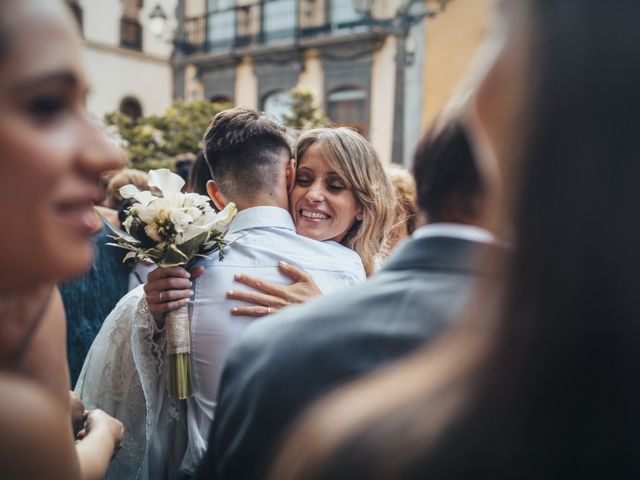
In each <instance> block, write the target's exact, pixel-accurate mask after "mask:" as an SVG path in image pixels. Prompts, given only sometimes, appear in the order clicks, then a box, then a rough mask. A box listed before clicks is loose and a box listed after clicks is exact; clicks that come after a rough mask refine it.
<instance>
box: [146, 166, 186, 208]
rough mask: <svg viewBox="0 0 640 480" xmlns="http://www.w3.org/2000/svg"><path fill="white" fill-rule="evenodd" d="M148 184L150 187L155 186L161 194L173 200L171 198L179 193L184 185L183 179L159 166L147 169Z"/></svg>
mask: <svg viewBox="0 0 640 480" xmlns="http://www.w3.org/2000/svg"><path fill="white" fill-rule="evenodd" d="M147 183H148V185H149V186H150V187H156V188H157V189H158V190H160V191H161V192H162V196H163V197H164V198H166V199H167V200H169V202H173V198H174V197H175V196H176V195H178V194H180V193H181V191H182V187H184V179H183V178H182V177H181V176H180V175H177V174H175V173H173V172H172V171H171V170H169V169H168V168H161V169H159V170H151V171H149V180H148V182H147Z"/></svg>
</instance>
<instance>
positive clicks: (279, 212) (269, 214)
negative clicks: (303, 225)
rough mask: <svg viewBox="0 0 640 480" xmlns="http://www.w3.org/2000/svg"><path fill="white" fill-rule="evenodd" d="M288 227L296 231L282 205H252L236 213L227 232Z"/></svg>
mask: <svg viewBox="0 0 640 480" xmlns="http://www.w3.org/2000/svg"><path fill="white" fill-rule="evenodd" d="M264 227H271V228H286V229H288V230H293V231H295V229H296V228H295V225H294V224H293V219H292V218H291V215H290V214H289V212H287V211H286V210H285V209H284V208H280V207H251V208H245V209H244V210H241V211H239V212H238V213H236V216H235V217H233V220H232V221H231V223H230V224H229V230H228V232H227V234H230V233H235V232H240V231H242V230H249V229H252V228H264Z"/></svg>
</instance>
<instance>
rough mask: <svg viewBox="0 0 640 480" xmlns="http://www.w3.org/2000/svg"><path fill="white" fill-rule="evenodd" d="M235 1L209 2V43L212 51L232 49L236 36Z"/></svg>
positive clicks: (214, 0) (208, 0)
mask: <svg viewBox="0 0 640 480" xmlns="http://www.w3.org/2000/svg"><path fill="white" fill-rule="evenodd" d="M234 3H235V2H234V0H207V43H208V44H209V48H210V49H212V50H216V49H222V48H231V47H233V45H234V42H235V36H236V10H235V8H234Z"/></svg>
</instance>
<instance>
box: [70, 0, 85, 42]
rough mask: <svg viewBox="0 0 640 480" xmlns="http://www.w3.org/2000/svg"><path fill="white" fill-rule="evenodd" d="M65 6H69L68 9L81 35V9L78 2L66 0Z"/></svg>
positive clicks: (76, 0)
mask: <svg viewBox="0 0 640 480" xmlns="http://www.w3.org/2000/svg"><path fill="white" fill-rule="evenodd" d="M67 5H69V8H70V9H71V13H73V16H74V17H75V19H76V22H77V23H78V28H79V29H80V34H83V25H82V23H83V19H82V7H81V6H80V4H79V3H78V0H67Z"/></svg>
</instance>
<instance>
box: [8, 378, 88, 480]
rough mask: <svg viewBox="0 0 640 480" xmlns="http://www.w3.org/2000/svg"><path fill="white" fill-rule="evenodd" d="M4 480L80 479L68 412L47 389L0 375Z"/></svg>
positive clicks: (30, 382)
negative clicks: (11, 479)
mask: <svg viewBox="0 0 640 480" xmlns="http://www.w3.org/2000/svg"><path fill="white" fill-rule="evenodd" d="M0 391H2V392H3V394H2V395H1V396H0V452H1V457H2V478H48V479H54V480H57V479H60V480H62V479H64V480H74V479H80V478H82V477H81V473H80V466H79V463H78V457H77V455H76V451H75V447H74V444H73V437H72V435H71V425H70V424H69V422H68V417H67V416H66V415H65V409H63V408H61V406H60V405H58V403H57V402H56V401H55V400H54V399H53V396H52V395H51V394H50V392H49V391H48V390H47V389H46V388H42V387H41V386H40V385H38V384H35V383H34V382H32V381H25V380H24V379H20V378H17V377H15V376H9V375H4V374H0Z"/></svg>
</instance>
